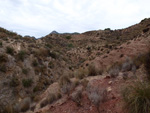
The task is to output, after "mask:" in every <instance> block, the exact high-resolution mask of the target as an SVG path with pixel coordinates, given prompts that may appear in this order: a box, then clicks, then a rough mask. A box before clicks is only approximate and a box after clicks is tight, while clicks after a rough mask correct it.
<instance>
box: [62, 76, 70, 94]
mask: <svg viewBox="0 0 150 113" xmlns="http://www.w3.org/2000/svg"><path fill="white" fill-rule="evenodd" d="M59 86H60V88H61V91H62V93H67V92H69V91H70V89H71V81H70V79H69V78H68V76H61V77H60V79H59Z"/></svg>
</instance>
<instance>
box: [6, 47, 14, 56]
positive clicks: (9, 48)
mask: <svg viewBox="0 0 150 113" xmlns="http://www.w3.org/2000/svg"><path fill="white" fill-rule="evenodd" d="M6 53H8V54H10V55H14V49H13V48H12V47H9V46H8V47H7V48H6Z"/></svg>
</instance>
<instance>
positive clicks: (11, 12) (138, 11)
mask: <svg viewBox="0 0 150 113" xmlns="http://www.w3.org/2000/svg"><path fill="white" fill-rule="evenodd" d="M149 3H150V1H148V0H132V1H131V0H109V1H108V0H107V1H106V0H82V1H81V0H0V7H1V8H0V17H1V18H0V26H1V27H4V28H6V29H9V30H13V31H15V32H17V33H19V34H21V35H31V36H36V37H41V36H44V35H47V34H49V33H50V32H51V31H53V30H56V31H58V32H85V31H89V30H97V29H104V28H108V27H109V28H111V29H120V28H125V27H128V26H130V25H132V24H135V23H138V22H139V21H140V20H141V19H144V18H146V17H149V14H150V9H149Z"/></svg>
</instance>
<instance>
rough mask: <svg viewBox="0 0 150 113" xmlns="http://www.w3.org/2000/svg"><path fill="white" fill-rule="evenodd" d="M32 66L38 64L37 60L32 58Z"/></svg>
mask: <svg viewBox="0 0 150 113" xmlns="http://www.w3.org/2000/svg"><path fill="white" fill-rule="evenodd" d="M32 66H34V67H37V66H38V61H37V60H36V59H34V60H33V61H32Z"/></svg>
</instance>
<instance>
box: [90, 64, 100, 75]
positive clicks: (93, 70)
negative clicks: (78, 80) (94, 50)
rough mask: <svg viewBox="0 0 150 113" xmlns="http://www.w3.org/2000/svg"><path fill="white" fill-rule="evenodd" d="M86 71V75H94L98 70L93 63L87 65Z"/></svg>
mask: <svg viewBox="0 0 150 113" xmlns="http://www.w3.org/2000/svg"><path fill="white" fill-rule="evenodd" d="M88 72H89V73H88V76H95V75H97V74H98V70H97V68H96V67H95V65H94V64H91V65H89V67H88Z"/></svg>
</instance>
